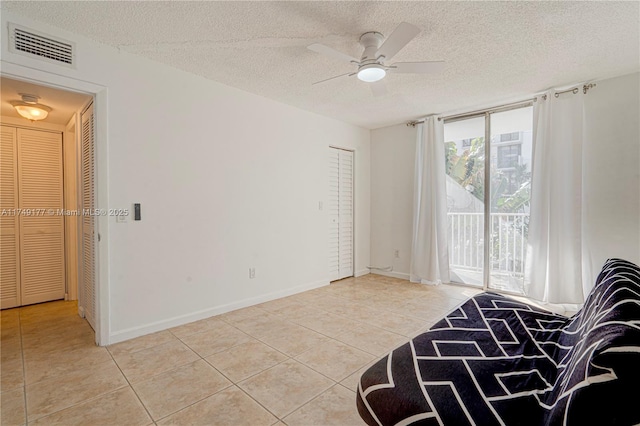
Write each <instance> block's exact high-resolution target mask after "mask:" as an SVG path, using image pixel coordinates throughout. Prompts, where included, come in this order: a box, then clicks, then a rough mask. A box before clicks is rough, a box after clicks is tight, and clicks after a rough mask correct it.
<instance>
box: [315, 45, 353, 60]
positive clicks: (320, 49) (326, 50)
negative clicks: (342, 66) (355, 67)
mask: <svg viewBox="0 0 640 426" xmlns="http://www.w3.org/2000/svg"><path fill="white" fill-rule="evenodd" d="M307 49H309V50H313V51H314V52H317V53H321V54H323V55H326V56H330V57H332V58H333V59H338V60H340V61H343V62H355V63H358V62H360V61H358V60H357V59H356V58H354V57H353V56H349V55H347V54H346V53H342V52H340V51H337V50H336V49H334V48H333V47H329V46H325V45H324V44H320V43H314V44H311V45H309V46H307Z"/></svg>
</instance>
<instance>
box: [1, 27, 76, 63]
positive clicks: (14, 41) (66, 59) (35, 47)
mask: <svg viewBox="0 0 640 426" xmlns="http://www.w3.org/2000/svg"><path fill="white" fill-rule="evenodd" d="M9 34H10V39H11V44H10V46H9V50H11V51H13V52H15V53H21V54H24V55H28V56H31V57H33V56H36V57H38V58H39V59H43V60H46V61H48V62H53V63H55V64H59V65H65V66H69V67H73V66H74V65H75V64H74V61H73V59H74V54H73V50H74V47H75V46H74V43H71V42H69V41H66V40H61V39H56V38H53V37H52V36H50V35H46V34H42V33H38V32H36V31H33V30H30V29H27V28H24V27H20V26H18V25H14V24H9Z"/></svg>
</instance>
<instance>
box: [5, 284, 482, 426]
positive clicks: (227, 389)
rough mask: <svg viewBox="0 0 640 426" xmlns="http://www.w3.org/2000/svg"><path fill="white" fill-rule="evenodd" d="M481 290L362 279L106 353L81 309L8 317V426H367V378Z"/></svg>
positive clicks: (38, 309) (39, 309)
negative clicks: (362, 385)
mask: <svg viewBox="0 0 640 426" xmlns="http://www.w3.org/2000/svg"><path fill="white" fill-rule="evenodd" d="M477 292H478V291H477V290H473V289H469V288H464V287H456V286H446V285H445V286H439V287H429V286H423V285H418V284H411V283H408V282H407V281H403V280H398V279H394V278H388V277H383V276H380V275H373V274H372V275H365V276H363V277H360V278H350V279H345V280H342V281H338V282H335V283H333V284H331V285H329V286H326V287H322V288H319V289H316V290H311V291H307V292H304V293H301V294H297V295H294V296H290V297H286V298H283V299H278V300H274V301H271V302H267V303H263V304H260V305H257V306H253V307H249V308H245V309H240V310H237V311H233V312H229V313H227V314H223V315H218V316H215V317H211V318H208V319H205V320H201V321H197V322H194V323H190V324H186V325H183V326H180V327H176V328H173V329H171V330H166V331H161V332H158V333H154V334H151V335H147V336H143V337H139V338H136V339H133V340H129V341H126V342H122V343H118V344H115V345H111V346H108V347H98V346H95V345H94V344H93V331H92V330H91V328H90V327H89V325H88V324H87V323H86V322H85V321H84V320H83V319H81V318H79V317H78V315H77V305H76V303H74V302H51V303H46V304H41V305H34V306H27V307H22V308H16V309H9V310H4V311H2V329H1V331H2V345H1V353H2V362H1V375H0V376H1V379H2V382H1V390H2V393H1V410H0V411H1V424H2V425H22V424H27V422H28V424H43V425H54V424H60V425H73V424H80V423H82V424H91V425H129V424H131V425H150V424H158V425H170V424H177V425H182V424H202V425H234V426H238V425H251V426H257V425H274V424H286V425H341V426H346V425H352V424H353V425H361V424H363V422H362V421H361V420H360V417H359V416H358V413H357V410H356V403H355V389H356V386H357V382H358V378H359V377H360V374H361V373H362V372H363V371H364V370H366V368H367V367H368V366H369V365H371V363H372V362H373V361H375V360H377V359H378V358H379V357H381V356H382V355H384V354H385V353H386V352H388V351H389V350H391V349H393V348H394V347H396V346H398V345H400V344H402V343H404V342H406V341H407V340H409V338H411V337H413V336H415V335H416V334H419V333H421V332H423V331H425V330H426V329H428V328H429V327H430V326H431V325H432V324H433V323H434V322H435V321H436V320H438V319H439V318H441V317H442V316H444V315H445V314H446V313H447V312H448V311H449V310H451V309H452V308H454V307H455V306H457V305H459V304H460V303H462V302H463V301H464V300H466V299H467V298H468V297H470V296H472V295H474V294H476V293H477Z"/></svg>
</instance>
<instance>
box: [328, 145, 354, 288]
mask: <svg viewBox="0 0 640 426" xmlns="http://www.w3.org/2000/svg"><path fill="white" fill-rule="evenodd" d="M353 196H354V193H353V152H352V151H346V150H343V149H338V148H330V153H329V206H328V207H329V280H330V281H335V280H339V279H342V278H346V277H350V276H353Z"/></svg>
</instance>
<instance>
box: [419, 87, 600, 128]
mask: <svg viewBox="0 0 640 426" xmlns="http://www.w3.org/2000/svg"><path fill="white" fill-rule="evenodd" d="M593 87H596V84H595V83H589V84H585V85H583V86H582V92H583V93H584V94H585V95H586V94H587V91H588V90H589V89H591V88H593ZM569 92H571V93H573V94H574V95H575V94H576V93H578V87H574V88H572V89H568V90H564V91H562V92H556V93H555V94H554V96H555V97H556V98H557V97H559V96H560V95H561V94H563V93H569ZM541 97H542V99H544V100H546V99H547V95H542V96H541ZM537 100H538V97H537V96H536V97H533V98H531V99H525V100H524V101H519V102H513V103H510V104H504V105H498V106H495V107H492V108H485V109H479V110H476V111H470V112H465V113H462V114H454V115H448V116H445V117H438V120H444V121H445V122H447V121H456V120H462V119H465V118H469V117H473V116H477V115H482V114H486V113H487V112H488V113H495V112H504V111H509V110H512V109H516V108H524V107H526V106H530V105H533V103H534V102H536V101H537ZM432 115H435V114H432ZM420 123H424V120H417V121H408V122H407V123H406V124H407V126H411V127H416V124H420Z"/></svg>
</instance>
